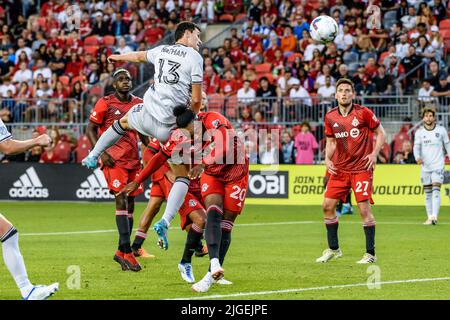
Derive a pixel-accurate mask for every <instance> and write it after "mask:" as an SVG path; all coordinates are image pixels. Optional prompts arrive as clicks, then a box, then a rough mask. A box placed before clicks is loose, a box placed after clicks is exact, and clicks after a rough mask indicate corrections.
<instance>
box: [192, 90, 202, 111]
mask: <svg viewBox="0 0 450 320" xmlns="http://www.w3.org/2000/svg"><path fill="white" fill-rule="evenodd" d="M191 108H192V110H193V111H194V112H195V113H199V112H200V109H201V108H202V84H201V83H199V84H197V83H194V84H192V101H191Z"/></svg>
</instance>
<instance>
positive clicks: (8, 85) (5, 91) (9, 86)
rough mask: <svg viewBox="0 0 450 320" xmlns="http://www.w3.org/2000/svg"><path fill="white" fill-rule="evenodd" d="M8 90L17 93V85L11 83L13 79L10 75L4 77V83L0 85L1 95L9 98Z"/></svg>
mask: <svg viewBox="0 0 450 320" xmlns="http://www.w3.org/2000/svg"><path fill="white" fill-rule="evenodd" d="M8 91H11V92H12V94H13V95H14V94H16V87H15V86H14V85H13V84H12V83H11V79H10V78H9V77H5V78H3V83H2V84H1V85H0V97H2V98H7V97H8Z"/></svg>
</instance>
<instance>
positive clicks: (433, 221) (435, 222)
mask: <svg viewBox="0 0 450 320" xmlns="http://www.w3.org/2000/svg"><path fill="white" fill-rule="evenodd" d="M431 224H432V225H433V226H435V225H437V218H436V217H435V216H432V217H431Z"/></svg>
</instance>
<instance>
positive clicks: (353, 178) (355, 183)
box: [325, 171, 374, 204]
mask: <svg viewBox="0 0 450 320" xmlns="http://www.w3.org/2000/svg"><path fill="white" fill-rule="evenodd" d="M372 182H373V172H369V171H367V172H359V173H338V174H337V175H331V176H330V180H329V181H328V184H327V188H326V190H325V198H330V199H339V200H342V201H343V202H345V199H346V197H347V195H348V193H349V192H350V189H353V191H354V193H355V198H356V202H363V201H366V200H369V201H370V203H371V204H373V203H374V202H373V199H372Z"/></svg>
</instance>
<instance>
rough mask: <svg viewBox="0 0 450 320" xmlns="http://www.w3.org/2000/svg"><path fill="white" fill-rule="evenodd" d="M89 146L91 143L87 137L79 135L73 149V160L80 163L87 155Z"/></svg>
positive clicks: (90, 146)
mask: <svg viewBox="0 0 450 320" xmlns="http://www.w3.org/2000/svg"><path fill="white" fill-rule="evenodd" d="M91 148H92V145H91V142H90V141H89V139H88V138H87V137H86V136H85V135H83V136H81V137H80V138H79V139H78V143H77V147H76V149H75V161H76V162H77V163H81V160H83V159H84V158H86V157H87V155H88V154H89V150H90V149H91Z"/></svg>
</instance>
